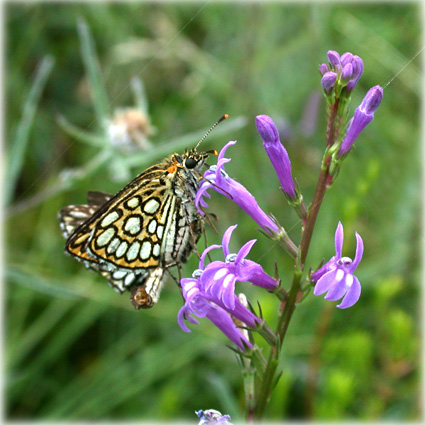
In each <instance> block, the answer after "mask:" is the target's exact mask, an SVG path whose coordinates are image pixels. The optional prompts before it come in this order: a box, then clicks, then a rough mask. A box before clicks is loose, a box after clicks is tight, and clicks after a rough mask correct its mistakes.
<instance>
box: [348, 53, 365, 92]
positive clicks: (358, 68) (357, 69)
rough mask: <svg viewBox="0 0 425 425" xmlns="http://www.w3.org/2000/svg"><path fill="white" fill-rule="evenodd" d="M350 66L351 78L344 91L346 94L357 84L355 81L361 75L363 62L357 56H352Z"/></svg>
mask: <svg viewBox="0 0 425 425" xmlns="http://www.w3.org/2000/svg"><path fill="white" fill-rule="evenodd" d="M351 65H352V66H353V76H352V77H351V80H350V81H349V82H348V84H347V87H346V90H347V92H348V93H350V92H351V91H352V90H353V89H354V87H355V86H356V84H357V81H359V79H360V77H361V76H362V74H363V68H364V65H363V60H362V59H361V58H360V57H359V56H357V55H354V56H353V58H352V60H351Z"/></svg>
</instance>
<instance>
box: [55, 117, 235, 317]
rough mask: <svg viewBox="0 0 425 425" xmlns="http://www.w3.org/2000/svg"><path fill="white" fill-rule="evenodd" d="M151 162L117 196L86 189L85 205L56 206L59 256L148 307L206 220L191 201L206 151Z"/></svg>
mask: <svg viewBox="0 0 425 425" xmlns="http://www.w3.org/2000/svg"><path fill="white" fill-rule="evenodd" d="M225 118H227V115H224V116H223V117H222V118H220V120H218V121H217V122H216V123H215V124H214V126H213V127H211V129H210V130H209V131H208V132H207V133H206V135H205V136H204V137H203V138H202V139H201V140H200V141H199V142H198V144H197V145H196V147H195V148H194V149H192V150H190V151H186V152H185V153H184V154H182V155H180V154H177V153H174V154H172V155H171V156H169V157H167V158H165V159H164V160H162V161H161V162H159V163H158V164H156V165H153V166H151V167H149V168H148V169H147V170H145V171H143V172H142V173H141V174H139V175H138V176H137V177H136V178H135V179H134V180H132V181H131V182H130V183H128V184H127V185H126V186H125V187H124V188H123V189H121V190H120V191H119V192H118V193H117V194H116V195H111V194H108V193H104V192H88V194H87V204H85V205H70V206H67V207H65V208H63V209H62V210H60V211H59V223H60V227H61V229H62V233H63V236H64V237H65V238H66V239H67V241H66V244H65V253H67V254H69V255H71V256H73V257H74V258H75V259H77V260H78V261H81V262H82V263H83V264H84V265H85V266H86V267H87V268H88V269H90V270H92V271H94V272H97V273H99V274H101V275H102V276H104V277H106V279H107V280H108V283H109V284H110V285H111V286H112V287H113V288H114V289H116V290H117V291H118V292H119V293H123V292H124V291H126V290H129V291H130V292H131V297H130V300H131V303H132V304H133V305H134V306H135V307H136V309H140V308H150V307H153V306H154V305H155V304H156V303H157V301H158V298H159V295H160V292H161V289H162V286H163V283H164V280H165V272H166V270H167V269H168V268H169V267H172V266H177V267H180V265H181V264H182V263H184V262H186V260H187V258H188V257H189V256H190V254H191V253H192V252H193V251H194V250H195V248H196V243H197V242H198V240H199V238H200V236H201V234H202V232H203V229H204V221H203V220H204V219H203V218H202V217H201V215H200V214H199V213H198V211H197V209H196V207H195V205H194V199H195V195H196V192H197V190H198V188H199V181H200V179H201V178H202V175H201V169H202V167H203V166H204V165H205V161H206V159H207V158H208V156H209V154H212V153H214V154H215V155H217V152H216V151H206V152H197V147H198V146H199V144H200V143H201V142H202V140H203V139H204V138H205V137H206V136H207V135H208V134H209V132H210V131H211V130H212V128H214V127H215V126H216V125H217V124H218V123H219V122H221V121H222V120H223V119H225Z"/></svg>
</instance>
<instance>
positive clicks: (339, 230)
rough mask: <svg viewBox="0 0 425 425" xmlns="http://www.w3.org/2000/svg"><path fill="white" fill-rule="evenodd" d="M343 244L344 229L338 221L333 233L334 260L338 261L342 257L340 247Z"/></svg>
mask: <svg viewBox="0 0 425 425" xmlns="http://www.w3.org/2000/svg"><path fill="white" fill-rule="evenodd" d="M343 243H344V228H343V227H342V223H341V222H340V221H339V222H338V226H337V227H336V232H335V253H336V255H335V260H336V261H338V260H339V259H340V258H341V257H342V245H343Z"/></svg>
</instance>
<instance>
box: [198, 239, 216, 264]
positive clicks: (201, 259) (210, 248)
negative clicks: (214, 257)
mask: <svg viewBox="0 0 425 425" xmlns="http://www.w3.org/2000/svg"><path fill="white" fill-rule="evenodd" d="M218 248H221V245H211V246H209V247H207V248H205V249H204V252H203V253H202V255H201V258H200V259H199V265H198V268H199V269H201V270H203V269H204V261H205V257H206V256H207V255H208V253H209V252H210V251H212V250H213V249H218Z"/></svg>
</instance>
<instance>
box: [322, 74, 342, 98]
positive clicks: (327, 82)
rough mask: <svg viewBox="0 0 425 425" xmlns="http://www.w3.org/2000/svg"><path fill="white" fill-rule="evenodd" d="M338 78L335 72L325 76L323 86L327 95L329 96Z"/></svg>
mask: <svg viewBox="0 0 425 425" xmlns="http://www.w3.org/2000/svg"><path fill="white" fill-rule="evenodd" d="M337 78H338V75H337V74H336V73H335V72H333V71H329V72H326V73H325V74H324V75H323V77H322V81H321V84H322V88H323V90H324V91H325V92H326V93H327V94H329V93H330V92H331V91H332V89H333V88H334V86H335V83H336V80H337Z"/></svg>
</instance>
